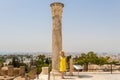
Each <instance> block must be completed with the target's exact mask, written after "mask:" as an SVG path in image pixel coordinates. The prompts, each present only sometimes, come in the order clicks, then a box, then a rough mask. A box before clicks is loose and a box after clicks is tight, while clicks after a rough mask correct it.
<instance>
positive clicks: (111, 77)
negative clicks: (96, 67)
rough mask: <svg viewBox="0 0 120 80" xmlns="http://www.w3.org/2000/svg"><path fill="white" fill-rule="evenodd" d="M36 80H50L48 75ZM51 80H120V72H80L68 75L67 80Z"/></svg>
mask: <svg viewBox="0 0 120 80" xmlns="http://www.w3.org/2000/svg"><path fill="white" fill-rule="evenodd" d="M34 80H48V76H47V75H39V79H34ZM50 80H120V72H118V73H113V74H110V72H80V73H79V75H78V73H76V72H75V73H74V76H69V75H67V74H66V76H65V79H61V77H60V76H51V78H50Z"/></svg>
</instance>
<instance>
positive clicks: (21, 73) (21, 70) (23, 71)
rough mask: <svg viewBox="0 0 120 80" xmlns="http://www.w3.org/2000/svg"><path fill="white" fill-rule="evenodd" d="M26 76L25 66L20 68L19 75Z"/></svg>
mask: <svg viewBox="0 0 120 80" xmlns="http://www.w3.org/2000/svg"><path fill="white" fill-rule="evenodd" d="M24 74H25V66H20V71H19V75H22V76H23V75H24Z"/></svg>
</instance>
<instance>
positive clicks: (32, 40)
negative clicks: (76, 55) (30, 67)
mask: <svg viewBox="0 0 120 80" xmlns="http://www.w3.org/2000/svg"><path fill="white" fill-rule="evenodd" d="M54 1H58V2H62V3H64V5H65V7H64V9H63V19H62V35H63V50H65V51H66V52H89V51H94V52H99V53H102V52H107V53H120V49H119V48H120V10H119V9H120V5H119V4H120V0H0V52H51V51H52V50H51V49H52V14H51V8H50V4H51V3H52V2H54Z"/></svg>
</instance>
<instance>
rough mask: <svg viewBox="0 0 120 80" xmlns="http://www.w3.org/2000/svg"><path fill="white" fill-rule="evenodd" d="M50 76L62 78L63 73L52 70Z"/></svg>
mask: <svg viewBox="0 0 120 80" xmlns="http://www.w3.org/2000/svg"><path fill="white" fill-rule="evenodd" d="M50 75H53V76H61V73H60V71H58V70H52V71H51V72H50Z"/></svg>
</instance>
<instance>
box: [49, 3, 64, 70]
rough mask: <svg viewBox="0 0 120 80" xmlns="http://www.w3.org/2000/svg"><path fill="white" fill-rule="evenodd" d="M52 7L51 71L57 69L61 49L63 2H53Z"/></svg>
mask: <svg viewBox="0 0 120 80" xmlns="http://www.w3.org/2000/svg"><path fill="white" fill-rule="evenodd" d="M50 6H51V9H52V72H54V71H55V72H58V71H59V52H60V51H61V50H62V9H63V7H64V4H62V3H59V2H54V3H52V4H51V5H50Z"/></svg>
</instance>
